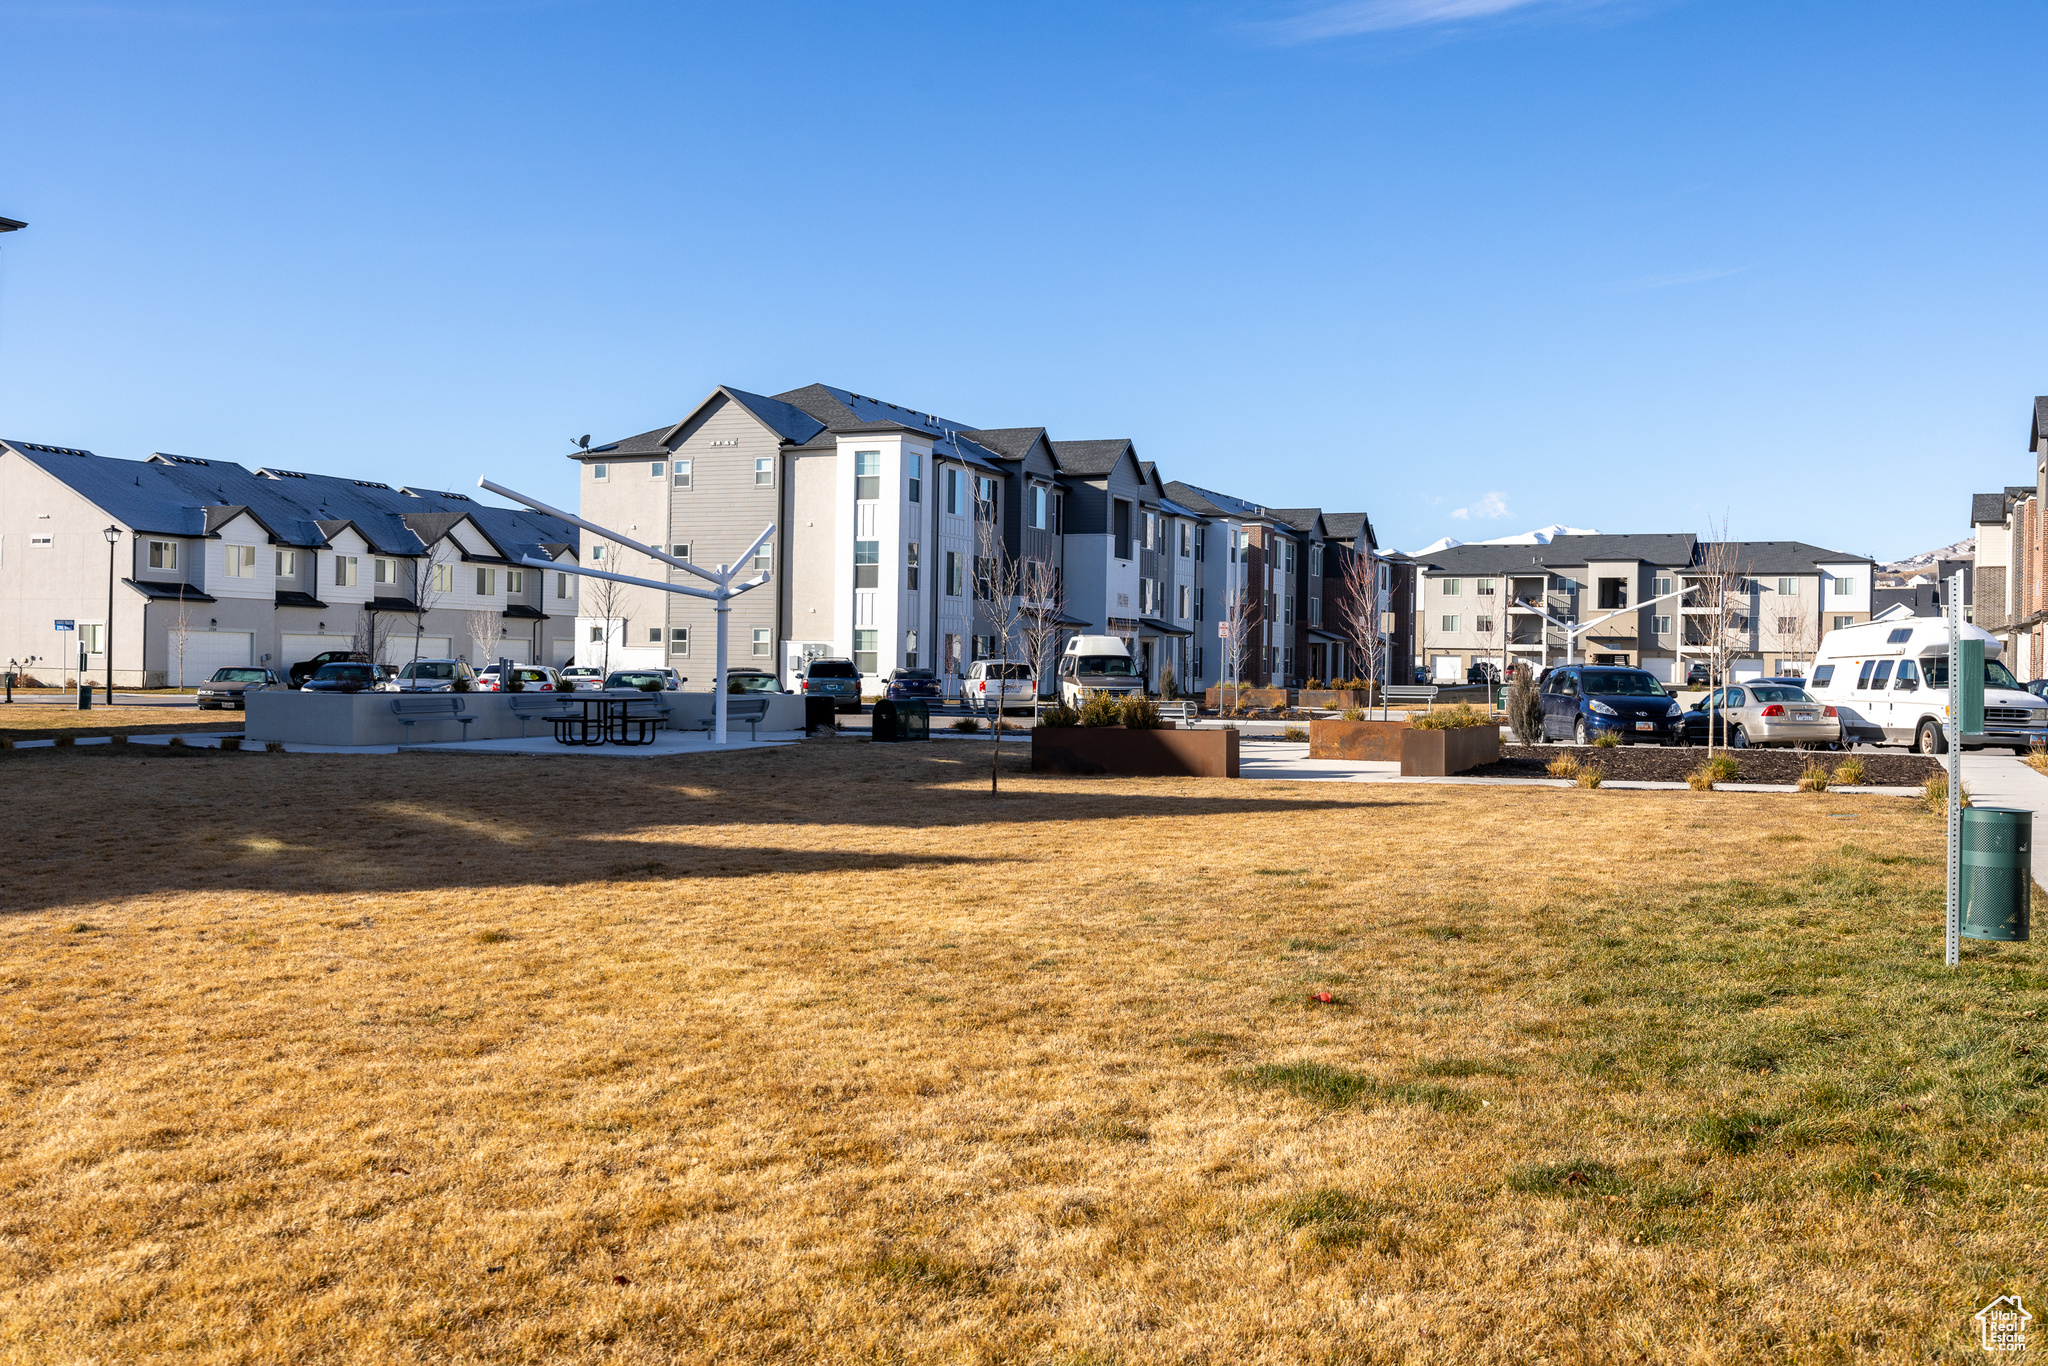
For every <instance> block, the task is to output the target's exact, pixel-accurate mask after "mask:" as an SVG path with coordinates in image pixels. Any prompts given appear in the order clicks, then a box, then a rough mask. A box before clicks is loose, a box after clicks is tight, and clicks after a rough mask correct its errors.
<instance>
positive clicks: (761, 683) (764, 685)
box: [725, 669, 787, 693]
mask: <svg viewBox="0 0 2048 1366" xmlns="http://www.w3.org/2000/svg"><path fill="white" fill-rule="evenodd" d="M725 690H726V692H728V693H762V692H772V693H782V692H785V691H787V690H786V689H785V688H784V687H783V686H782V680H781V679H779V678H777V677H776V676H775V675H774V674H772V673H769V672H768V671H767V670H766V669H727V670H726V671H725Z"/></svg>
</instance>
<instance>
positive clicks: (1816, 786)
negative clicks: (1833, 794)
mask: <svg viewBox="0 0 2048 1366" xmlns="http://www.w3.org/2000/svg"><path fill="white" fill-rule="evenodd" d="M1796 786H1797V787H1798V789H1799V790H1800V791H1801V792H1825V791H1827V790H1828V771H1827V770H1826V769H1824V768H1822V767H1821V766H1820V765H1819V764H1817V763H1815V762H1814V761H1813V760H1811V759H1808V760H1807V761H1806V767H1805V768H1802V769H1800V770H1799V781H1798V783H1797V784H1796Z"/></svg>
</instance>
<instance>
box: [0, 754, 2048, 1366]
mask: <svg viewBox="0 0 2048 1366" xmlns="http://www.w3.org/2000/svg"><path fill="white" fill-rule="evenodd" d="M1021 758H1022V756H1021V755H1017V756H1010V757H1008V758H1007V760H1006V762H1007V763H1008V764H1010V765H1013V766H1014V765H1019V764H1020V763H1021ZM986 763H987V758H986V755H985V754H984V753H982V751H981V750H980V748H979V747H978V746H967V745H955V744H951V743H947V744H933V745H930V746H920V747H911V746H902V747H895V746H873V747H870V746H867V745H865V744H861V743H858V742H854V741H850V740H842V741H833V742H813V743H811V744H807V745H804V746H802V747H797V748H790V749H782V750H775V751H753V752H749V753H745V754H738V755H728V756H720V757H717V758H692V759H677V760H645V761H641V760H634V761H623V760H621V761H611V762H607V761H604V760H592V759H580V758H579V759H563V760H553V759H549V760H539V761H524V760H503V759H484V758H476V759H470V758H452V757H448V756H441V755H396V756H389V757H381V758H378V757H364V758H353V757H339V756H319V755H272V754H212V753H205V752H201V753H198V754H194V755H190V756H187V757H183V758H167V757H164V756H161V755H152V754H149V753H147V752H134V751H130V752H122V753H116V752H112V751H97V752H96V751H94V750H91V749H85V750H74V751H65V752H61V753H60V752H57V751H48V752H43V753H23V752H16V753H15V754H13V755H10V756H8V757H7V759H6V760H5V761H0V796H4V797H5V799H6V801H7V807H8V809H9V811H10V812H11V813H12V814H13V816H14V819H15V822H16V831H15V839H14V842H13V849H14V853H13V857H12V861H11V866H10V869H9V875H8V877H7V879H6V881H5V884H4V885H5V889H6V898H7V900H6V907H7V909H6V911H5V913H4V915H0V1049H4V1050H5V1056H6V1058H7V1068H6V1082H7V1085H6V1088H5V1089H4V1090H0V1183H4V1190H5V1192H6V1198H5V1200H4V1202H0V1344H5V1345H4V1346H0V1360H5V1361H9V1362H44V1361H68V1360H88V1359H90V1360H106V1361H119V1360H141V1359H175V1360H182V1361H192V1362H205V1363H213V1362H271V1361H293V1362H323V1363H324V1362H351V1363H353V1362H384V1361H506V1360H513V1361H528V1360H530V1361H605V1362H714V1361H725V1362H730V1361H764V1360H778V1361H820V1362H823V1361H841V1360H854V1361H934V1362H937V1361H945V1362H955V1361H980V1362H1069V1363H1071V1362H1110V1361H1118V1362H1158V1361H1171V1362H1214V1363H1226V1362H1246V1361H1253V1362H1263V1361H1271V1362H1295V1361H1330V1362H1339V1361H1342V1362H1349V1361H1365V1360H1392V1359H1407V1360H1414V1361H1445V1362H1451V1361H1458V1362H1464V1361H1474V1360H1500V1361H1518V1360H1531V1359H1535V1358H1536V1357H1538V1356H1547V1357H1550V1358H1552V1359H1607V1358H1612V1359H1618V1360H1636V1359H1642V1360H1658V1359H1670V1358H1671V1357H1672V1356H1674V1355H1683V1356H1684V1357H1685V1358H1686V1359H1688V1360H1696V1361H1710V1360H1722V1361H1748V1360H1758V1359H1764V1358H1770V1359H1786V1360H1835V1359H1845V1358H1853V1357H1858V1356H1868V1357H1870V1358H1873V1359H1881V1358H1887V1357H1893V1358H1898V1359H1908V1358H1911V1359H1920V1358H1924V1357H1925V1356H1927V1355H1929V1354H1933V1353H1945V1354H1956V1355H1962V1354H1967V1352H1968V1350H1969V1346H1970V1342H1971V1338H1970V1336H1969V1334H1970V1331H1971V1330H1970V1326H1969V1324H1968V1321H1967V1317H1968V1314H1969V1312H1970V1311H1971V1310H1973V1309H1974V1308H1976V1307H1977V1306H1978V1305H1981V1304H1983V1303H1985V1302H1986V1301H1988V1300H1989V1299H1990V1298H1991V1297H1992V1296H1993V1295H1995V1294H1998V1293H2005V1292H2007V1291H2011V1290H2019V1291H2022V1292H2026V1291H2028V1290H2031V1289H2032V1288H2033V1287H2034V1286H2035V1285H2036V1284H2038V1282H2037V1281H2035V1280H2030V1279H2028V1278H2029V1277H2032V1276H2034V1275H2035V1274H2036V1272H2037V1268H2038V1256H2037V1252H2038V1230H2039V1228H2040V1207H2039V1204H2038V1201H2039V1200H2040V1199H2041V1198H2042V1197H2041V1196H2040V1195H2037V1194H2034V1195H2030V1194H2028V1193H2027V1191H2026V1187H2027V1186H2030V1185H2044V1186H2048V1151H2044V1144H2043V1142H2042V1137H2041V1129H2040V1125H2039V1121H2038V1111H2037V1109H2036V1106H2037V1101H2038V1096H2039V1093H2040V1087H2041V1086H2042V1085H2043V1084H2044V1082H2048V1074H2044V1072H2043V1068H2042V1065H2041V1062H2040V1059H2039V1054H2038V1052H2037V1051H2035V1050H2037V1049H2038V1047H2039V1046H2040V1039H2039V1025H2040V1016H2041V1012H2042V1010H2043V1008H2044V1003H2048V972H2044V970H2043V966H2042V963H2041V960H2040V956H2039V955H2037V954H2036V953H2035V952H2034V951H2033V950H2032V949H2031V948H2030V947H2028V946H2025V945H2020V946H2006V947H2002V948H1998V949H1995V950H1993V949H1990V948H1987V947H1983V946H1974V945H1973V946H1971V947H1969V948H1968V949H1966V964H1965V966H1964V968H1963V969H1961V970H1960V971H1958V972H1950V971H1948V970H1946V969H1944V968H1942V967H1941V965H1940V935H1939V908H1940V848H1941V826H1940V823H1939V822H1938V821H1937V820H1935V819H1933V818H1931V817H1928V816H1926V815H1924V814H1922V813H1921V812H1920V811H1919V810H1918V809H1917V807H1916V805H1915V804H1914V803H1912V802H1909V801H1896V800H1885V799H1872V798H1861V799H1842V800H1840V801H1839V802H1834V803H1829V802H1816V801H1814V800H1813V799H1812V798H1811V797H1808V798H1805V799H1803V800H1802V799H1800V798H1797V797H1791V796H1759V795H1751V794H1695V793H1663V792H1613V793H1609V794H1607V796H1605V797H1603V798H1602V799H1601V800H1600V802H1599V804H1598V811H1597V813H1595V812H1594V811H1593V810H1592V808H1590V807H1588V806H1587V805H1586V801H1585V799H1584V798H1583V796H1582V795H1581V794H1578V793H1574V792H1564V791H1558V790H1554V789H1537V790H1532V789H1502V788H1485V787H1423V786H1370V787H1364V786H1348V785H1337V784H1298V785H1296V784H1277V783H1250V782H1246V783H1225V782H1220V781H1211V782H1198V781H1172V780H1159V781H1145V782H1135V781H1113V780H1094V781H1091V780H1079V781H1076V780H1060V781H1053V780H1044V779H1036V778H1032V777H1030V776H1029V775H1027V774H1025V773H1023V772H1021V771H1012V772H1008V773H1006V774H1005V777H1004V784H1005V795H1004V796H1003V797H1002V798H1001V799H999V800H995V801H991V800H990V799H989V798H988V797H987V795H986V790H987V771H986ZM1831 813H1833V814H1851V815H1853V817H1854V819H1851V820H1832V819H1830V814H1831ZM1325 997H1327V998H1328V999H1327V1000H1325V999H1323V998H1325Z"/></svg>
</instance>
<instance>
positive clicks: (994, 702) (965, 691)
mask: <svg viewBox="0 0 2048 1366" xmlns="http://www.w3.org/2000/svg"><path fill="white" fill-rule="evenodd" d="M1125 662H1126V663H1128V662H1129V656H1125ZM1143 686H1144V685H1143V682H1142V680H1140V681H1139V687H1140V688H1142V687H1143ZM960 700H961V701H962V702H964V703H966V704H967V705H968V706H970V707H972V708H974V709H975V710H976V711H983V712H985V711H988V710H989V709H990V708H1001V709H1002V711H1003V712H1004V714H1005V715H1007V714H1008V713H1010V712H1012V711H1015V710H1017V709H1018V708H1020V707H1021V708H1025V709H1029V708H1030V706H1031V704H1032V703H1033V702H1035V701H1037V700H1038V676H1037V675H1036V674H1035V673H1033V672H1032V671H1031V666H1030V665H1029V664H1019V663H1016V662H1015V661H1013V660H1004V659H977V660H975V661H974V662H973V663H972V664H970V665H968V666H967V677H966V678H965V679H963V680H961V683H960Z"/></svg>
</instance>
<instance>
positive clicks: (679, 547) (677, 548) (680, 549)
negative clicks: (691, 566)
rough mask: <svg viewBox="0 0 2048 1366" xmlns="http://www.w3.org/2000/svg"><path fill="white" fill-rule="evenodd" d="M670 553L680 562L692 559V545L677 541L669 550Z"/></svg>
mask: <svg viewBox="0 0 2048 1366" xmlns="http://www.w3.org/2000/svg"><path fill="white" fill-rule="evenodd" d="M668 553H669V554H671V555H673V556H675V557H676V558H677V559H679V560H687V559H689V558H690V543H689V542H688V541H677V542H676V543H675V544H674V545H672V546H670V547H669V548H668Z"/></svg>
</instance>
